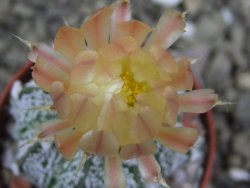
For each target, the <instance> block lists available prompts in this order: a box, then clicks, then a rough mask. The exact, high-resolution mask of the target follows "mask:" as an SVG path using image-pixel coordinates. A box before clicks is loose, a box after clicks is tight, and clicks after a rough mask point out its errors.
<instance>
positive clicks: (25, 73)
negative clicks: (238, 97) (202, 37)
mask: <svg viewBox="0 0 250 188" xmlns="http://www.w3.org/2000/svg"><path fill="white" fill-rule="evenodd" d="M32 64H33V63H32V62H28V63H27V64H25V65H24V66H23V68H21V69H20V70H19V71H18V72H17V73H16V74H15V75H14V77H13V78H12V79H11V80H10V81H9V83H8V84H7V85H6V87H5V88H4V90H3V91H2V93H1V95H0V114H1V116H0V124H1V126H0V139H4V138H6V136H7V133H6V127H5V126H4V125H6V123H7V122H8V120H9V119H10V116H9V114H8V111H7V106H8V104H9V95H10V91H11V88H12V85H13V83H14V81H16V80H20V81H22V82H23V83H25V82H27V81H28V80H30V79H31V66H32ZM194 88H195V89H198V88H201V84H200V83H199V82H198V81H197V80H195V79H194ZM199 116H200V118H201V120H202V122H203V125H204V129H205V130H206V139H207V144H208V149H207V154H206V159H205V160H204V161H205V163H204V173H203V175H202V178H201V182H200V188H206V187H207V185H208V184H209V181H210V178H211V174H212V168H213V165H214V161H215V151H216V134H215V121H214V117H213V114H212V112H211V111H209V112H207V113H204V114H201V115H199ZM1 143H2V142H1ZM1 143H0V144H1ZM3 149H4V148H3V146H2V145H0V156H2V153H3ZM0 160H1V158H0ZM1 161H2V160H1ZM0 169H2V164H1V163H0ZM1 176H2V174H0V180H1V179H3V178H2V177H1ZM0 187H1V181H0Z"/></svg>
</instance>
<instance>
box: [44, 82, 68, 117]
mask: <svg viewBox="0 0 250 188" xmlns="http://www.w3.org/2000/svg"><path fill="white" fill-rule="evenodd" d="M49 93H50V96H51V98H52V100H53V103H54V106H55V108H56V111H57V112H58V114H59V116H60V117H61V118H62V119H65V118H67V116H68V114H69V112H70V107H71V101H70V98H69V96H68V95H66V94H65V91H64V86H63V83H61V82H58V81H56V82H53V83H52V84H51V87H50V90H49Z"/></svg>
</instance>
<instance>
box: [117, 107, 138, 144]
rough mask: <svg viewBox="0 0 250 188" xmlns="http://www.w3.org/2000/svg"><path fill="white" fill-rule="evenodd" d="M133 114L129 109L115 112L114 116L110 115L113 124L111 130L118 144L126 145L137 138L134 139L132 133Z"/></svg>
mask: <svg viewBox="0 0 250 188" xmlns="http://www.w3.org/2000/svg"><path fill="white" fill-rule="evenodd" d="M134 116H135V115H134V114H133V112H132V110H131V109H128V110H127V111H125V112H124V111H120V112H116V113H115V116H114V115H112V117H113V121H114V123H115V124H114V126H113V127H112V130H113V132H114V134H115V136H116V138H117V140H118V142H119V144H120V145H127V144H132V143H135V142H136V140H137V139H135V138H134V137H135V136H134V135H133V131H131V129H132V125H131V122H132V121H133V120H134V119H133V118H134Z"/></svg>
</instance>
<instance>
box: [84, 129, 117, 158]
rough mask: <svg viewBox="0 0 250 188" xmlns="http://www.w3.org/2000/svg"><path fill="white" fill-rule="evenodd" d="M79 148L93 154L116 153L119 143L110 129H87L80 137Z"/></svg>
mask: <svg viewBox="0 0 250 188" xmlns="http://www.w3.org/2000/svg"><path fill="white" fill-rule="evenodd" d="M80 143H81V148H82V149H83V150H84V151H85V152H87V153H91V154H95V155H105V156H107V155H116V154H118V150H119V145H118V142H117V139H116V138H115V136H114V135H113V133H111V132H110V131H93V130H91V131H88V132H87V133H85V134H84V135H83V136H82V138H81V141H80Z"/></svg>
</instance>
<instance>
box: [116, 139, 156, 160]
mask: <svg viewBox="0 0 250 188" xmlns="http://www.w3.org/2000/svg"><path fill="white" fill-rule="evenodd" d="M155 151H156V146H155V144H154V143H153V142H152V141H147V142H143V143H138V144H129V145H125V146H122V147H121V151H120V156H121V158H122V159H123V160H128V159H132V158H138V157H141V156H144V155H150V154H153V153H155Z"/></svg>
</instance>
